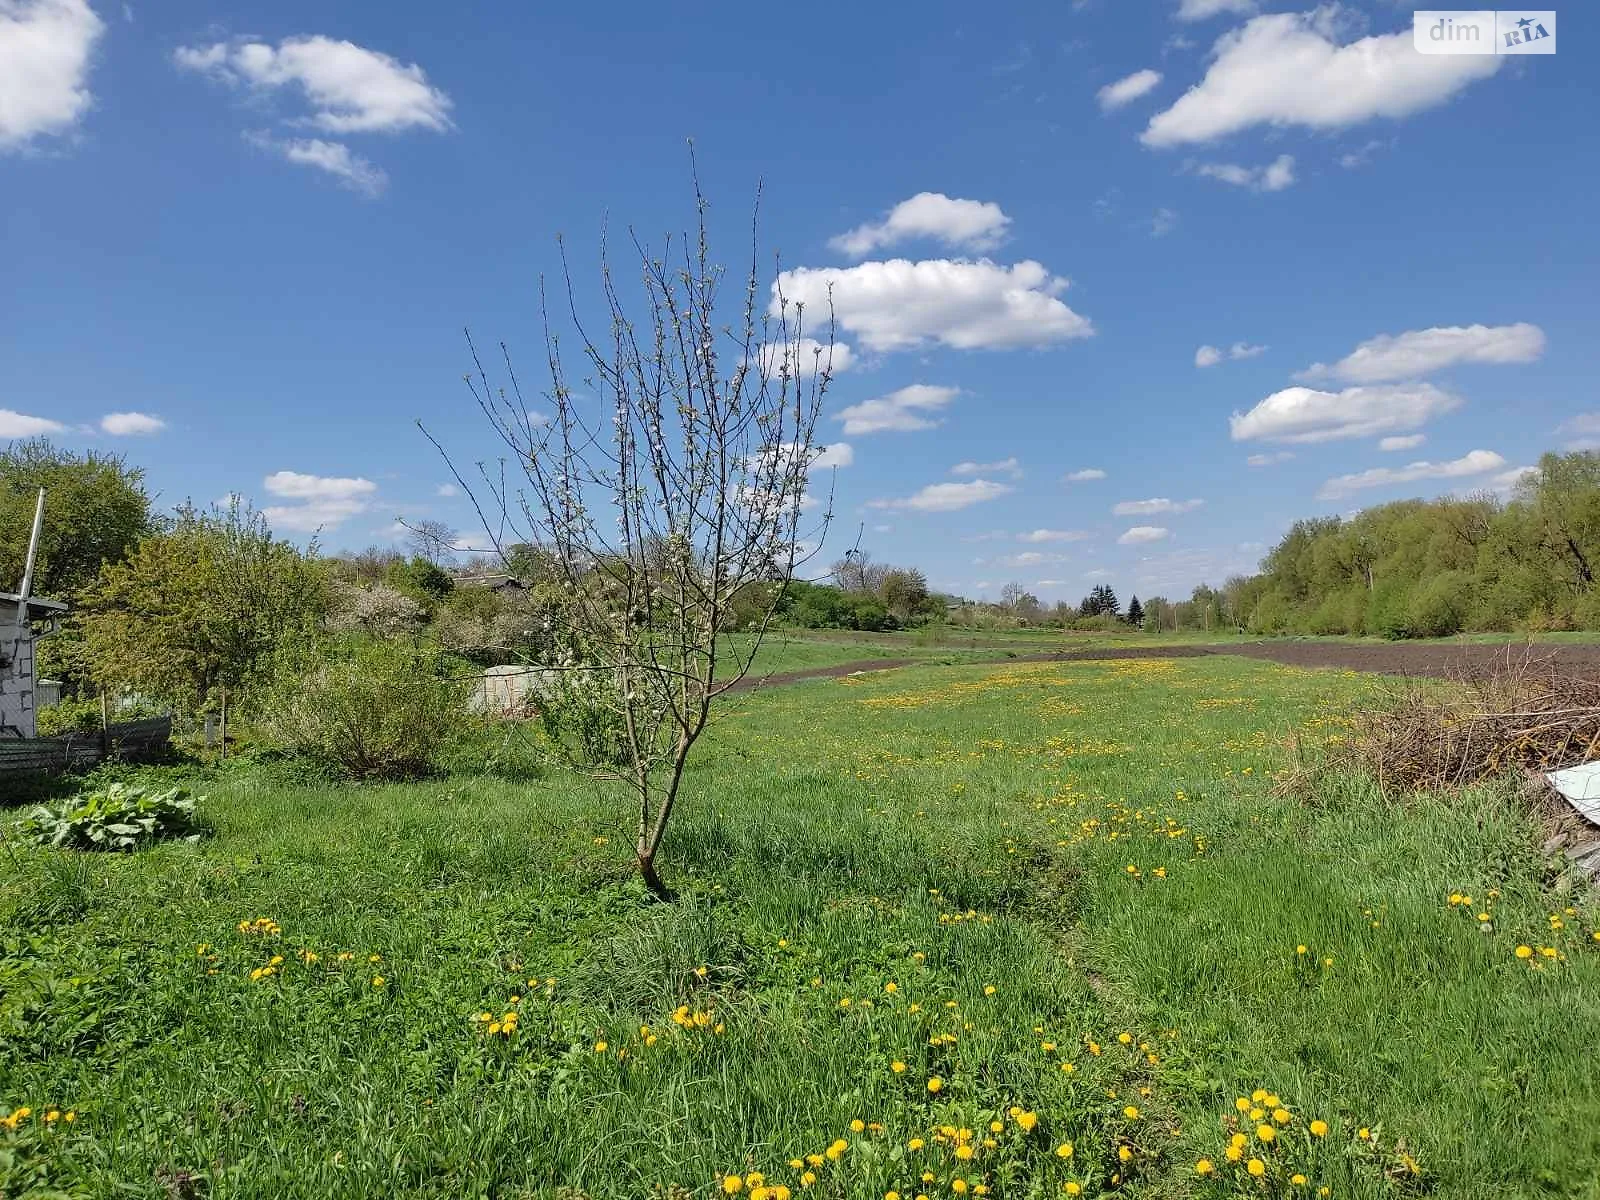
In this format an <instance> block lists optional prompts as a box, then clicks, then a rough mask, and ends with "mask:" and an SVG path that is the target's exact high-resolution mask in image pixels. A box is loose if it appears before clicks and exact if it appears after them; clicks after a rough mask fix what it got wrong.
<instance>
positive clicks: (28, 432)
mask: <svg viewBox="0 0 1600 1200" xmlns="http://www.w3.org/2000/svg"><path fill="white" fill-rule="evenodd" d="M66 429H67V427H66V426H65V425H63V424H62V423H61V422H60V421H52V420H50V419H49V418H48V417H30V416H29V415H28V414H27V413H19V412H15V411H13V410H12V409H9V408H0V438H30V437H39V436H40V435H41V434H46V433H65V432H66Z"/></svg>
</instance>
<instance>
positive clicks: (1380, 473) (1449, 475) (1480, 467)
mask: <svg viewBox="0 0 1600 1200" xmlns="http://www.w3.org/2000/svg"><path fill="white" fill-rule="evenodd" d="M1505 465H1506V460H1505V459H1503V458H1501V457H1500V455H1498V454H1496V453H1495V452H1494V451H1493V450H1473V451H1471V452H1470V453H1468V454H1463V455H1462V456H1461V457H1460V458H1455V459H1451V460H1450V461H1449V462H1437V463H1435V462H1414V463H1411V464H1409V465H1408V466H1404V467H1374V468H1373V469H1372V470H1370V471H1360V472H1357V473H1356V474H1354V475H1339V476H1337V477H1335V478H1333V479H1330V480H1328V482H1327V483H1325V484H1323V485H1322V488H1321V489H1320V490H1319V491H1318V492H1317V499H1318V500H1338V499H1340V498H1341V497H1344V496H1348V495H1349V494H1350V493H1351V492H1359V491H1363V490H1365V489H1367V488H1380V487H1393V486H1395V485H1396V484H1402V483H1416V482H1417V481H1419V480H1423V479H1460V478H1462V477H1464V476H1469V475H1487V474H1488V473H1489V472H1490V471H1498V470H1500V468H1502V467H1504V466H1505Z"/></svg>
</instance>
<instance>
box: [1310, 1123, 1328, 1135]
mask: <svg viewBox="0 0 1600 1200" xmlns="http://www.w3.org/2000/svg"><path fill="white" fill-rule="evenodd" d="M1311 1136H1312V1137H1327V1136H1328V1123H1327V1122H1326V1121H1323V1120H1320V1119H1318V1120H1316V1121H1313V1122H1311Z"/></svg>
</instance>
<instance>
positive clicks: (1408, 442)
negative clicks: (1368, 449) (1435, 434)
mask: <svg viewBox="0 0 1600 1200" xmlns="http://www.w3.org/2000/svg"><path fill="white" fill-rule="evenodd" d="M1427 440H1428V435H1427V434H1425V433H1407V434H1397V435H1395V436H1393V437H1386V438H1382V439H1380V440H1379V442H1378V449H1379V450H1382V451H1384V452H1386V453H1387V452H1392V451H1395V450H1415V449H1416V448H1417V447H1418V446H1420V445H1422V443H1423V442H1425V441H1427Z"/></svg>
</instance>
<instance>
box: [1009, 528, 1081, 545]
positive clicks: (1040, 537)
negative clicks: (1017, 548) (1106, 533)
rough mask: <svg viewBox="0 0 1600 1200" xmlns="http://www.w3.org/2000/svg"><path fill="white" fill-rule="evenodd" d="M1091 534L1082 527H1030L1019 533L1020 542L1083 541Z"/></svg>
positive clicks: (1018, 539)
mask: <svg viewBox="0 0 1600 1200" xmlns="http://www.w3.org/2000/svg"><path fill="white" fill-rule="evenodd" d="M1088 536H1089V535H1088V534H1087V533H1085V532H1084V531H1083V530H1081V529H1030V530H1029V531H1028V532H1027V533H1019V534H1017V541H1019V542H1033V543H1035V544H1037V543H1039V542H1081V541H1083V540H1084V539H1085V538H1087V537H1088Z"/></svg>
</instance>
